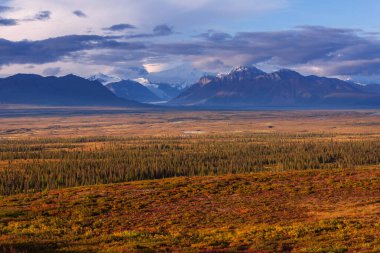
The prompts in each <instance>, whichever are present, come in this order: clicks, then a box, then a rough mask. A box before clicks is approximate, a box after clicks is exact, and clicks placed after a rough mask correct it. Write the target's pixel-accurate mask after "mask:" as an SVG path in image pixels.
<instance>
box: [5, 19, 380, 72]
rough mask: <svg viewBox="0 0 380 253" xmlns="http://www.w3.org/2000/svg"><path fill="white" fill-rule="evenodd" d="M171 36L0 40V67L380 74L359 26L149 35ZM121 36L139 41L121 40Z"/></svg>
mask: <svg viewBox="0 0 380 253" xmlns="http://www.w3.org/2000/svg"><path fill="white" fill-rule="evenodd" d="M170 34H173V29H172V28H171V27H169V26H167V25H160V26H157V27H155V28H154V29H153V31H152V33H147V34H135V35H130V36H127V37H121V36H97V35H72V36H63V37H57V38H51V39H47V40H41V41H19V42H12V41H7V40H0V55H1V57H0V65H4V64H12V63H26V64H34V63H46V62H54V61H58V60H60V59H63V58H65V59H67V58H71V60H73V61H79V60H80V61H81V62H86V61H87V62H90V63H91V64H108V65H113V64H116V63H117V62H139V61H143V60H146V59H155V60H157V61H160V60H161V61H162V62H163V61H164V59H177V60H185V61H186V60H190V61H198V62H203V63H204V64H210V65H212V66H213V68H218V66H221V67H223V66H231V65H236V64H260V63H266V64H269V65H272V66H273V65H274V66H282V67H287V68H293V67H305V68H307V67H310V68H311V67H321V68H323V69H324V70H325V71H326V73H328V74H329V75H359V74H362V75H375V74H380V40H379V39H378V37H376V35H370V34H366V33H364V32H362V31H359V30H351V29H333V28H326V27H313V26H308V27H299V28H296V29H292V30H285V31H277V32H276V31H271V32H241V33H236V34H228V33H223V32H215V31H209V32H207V33H204V34H201V35H198V36H196V37H195V38H194V37H193V38H191V39H189V40H187V41H186V40H185V41H184V42H171V41H170V40H169V39H165V41H167V42H161V43H158V42H154V40H153V39H152V38H153V37H156V36H167V35H170ZM125 38H140V39H141V41H140V42H132V41H130V42H125ZM121 40H122V41H121ZM94 49H97V50H94ZM99 49H104V50H99ZM236 59H237V60H236ZM236 61H239V62H236Z"/></svg>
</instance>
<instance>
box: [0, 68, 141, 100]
mask: <svg viewBox="0 0 380 253" xmlns="http://www.w3.org/2000/svg"><path fill="white" fill-rule="evenodd" d="M0 103H2V104H36V105H63V106H98V105H99V106H141V104H139V103H137V102H134V101H128V100H124V99H121V98H118V97H116V96H115V95H114V94H113V93H112V92H110V91H109V90H108V89H107V88H106V87H104V86H103V85H102V84H101V83H99V82H97V81H89V80H87V79H84V78H81V77H78V76H75V75H67V76H63V77H54V76H49V77H42V76H39V75H32V74H17V75H14V76H10V77H7V78H2V79H0Z"/></svg>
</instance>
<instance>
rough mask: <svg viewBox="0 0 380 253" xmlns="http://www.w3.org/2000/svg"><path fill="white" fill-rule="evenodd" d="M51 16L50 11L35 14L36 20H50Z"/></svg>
mask: <svg viewBox="0 0 380 253" xmlns="http://www.w3.org/2000/svg"><path fill="white" fill-rule="evenodd" d="M50 16H51V12H50V11H40V12H38V13H37V14H36V15H35V16H34V20H49V19H50Z"/></svg>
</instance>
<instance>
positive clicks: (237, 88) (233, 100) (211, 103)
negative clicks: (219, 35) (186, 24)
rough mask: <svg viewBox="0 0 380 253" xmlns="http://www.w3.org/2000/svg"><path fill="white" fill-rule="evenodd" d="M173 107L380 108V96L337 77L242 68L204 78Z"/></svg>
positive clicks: (174, 103) (182, 94) (177, 100)
mask: <svg viewBox="0 0 380 253" xmlns="http://www.w3.org/2000/svg"><path fill="white" fill-rule="evenodd" d="M170 105H173V106H175V105H181V106H198V107H222V108H225V107H227V108H231V107H232V108H251V107H322V108H323V107H330V108H333V107H373V106H375V107H378V106H380V94H379V93H376V92H373V91H372V90H369V88H368V87H365V86H362V85H359V84H355V83H350V82H346V81H342V80H340V79H335V78H326V77H318V76H303V75H301V74H299V73H297V72H295V71H292V70H287V69H283V70H279V71H276V72H273V73H265V72H264V71H262V70H259V69H257V68H255V67H244V66H242V67H238V68H235V69H233V70H232V71H231V72H230V73H228V74H224V75H217V76H204V77H202V78H201V79H200V80H199V81H198V82H197V83H195V84H194V85H192V86H191V87H190V88H189V89H187V90H186V91H184V92H183V93H181V94H180V95H179V96H178V97H176V98H174V99H173V100H172V101H170Z"/></svg>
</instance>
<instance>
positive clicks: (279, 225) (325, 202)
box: [0, 169, 380, 253]
mask: <svg viewBox="0 0 380 253" xmlns="http://www.w3.org/2000/svg"><path fill="white" fill-rule="evenodd" d="M379 178H380V173H379V170H377V169H357V170H349V171H346V170H307V171H291V172H277V173H256V174H250V175H249V174H248V175H226V176H217V177H215V176H214V177H193V178H186V177H180V178H174V179H162V180H153V181H141V182H133V183H123V184H113V185H98V186H91V187H80V188H71V189H65V190H54V191H46V192H42V193H37V194H22V195H13V196H9V197H2V198H0V206H1V210H0V231H1V233H0V245H1V246H0V248H2V250H3V251H4V252H157V251H159V252H172V251H176V250H177V251H181V252H183V251H189V252H218V250H219V251H221V250H224V251H226V250H227V249H228V250H230V251H231V250H235V251H237V250H241V251H247V252H261V253H269V252H290V251H291V252H378V251H379V250H380V242H379V238H380V237H379V229H378V228H379V226H380V223H379V220H380V217H379V213H378V212H376V210H378V208H379V194H378V190H379V189H378V186H379V184H380V181H379Z"/></svg>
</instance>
